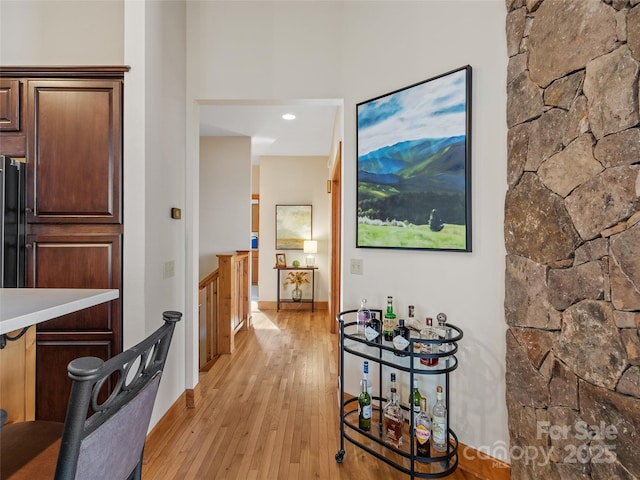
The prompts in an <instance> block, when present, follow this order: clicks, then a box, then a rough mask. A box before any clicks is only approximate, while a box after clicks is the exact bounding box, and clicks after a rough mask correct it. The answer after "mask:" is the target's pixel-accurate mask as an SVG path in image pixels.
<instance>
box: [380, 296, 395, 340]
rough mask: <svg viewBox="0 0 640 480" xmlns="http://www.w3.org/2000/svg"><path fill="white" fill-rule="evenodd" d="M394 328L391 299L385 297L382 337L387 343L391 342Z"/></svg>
mask: <svg viewBox="0 0 640 480" xmlns="http://www.w3.org/2000/svg"><path fill="white" fill-rule="evenodd" d="M394 328H396V314H395V313H393V297H392V296H388V297H387V312H386V313H385V314H384V318H383V319H382V335H384V339H385V340H386V341H387V342H392V341H393V329H394Z"/></svg>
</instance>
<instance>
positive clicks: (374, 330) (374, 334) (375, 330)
mask: <svg viewBox="0 0 640 480" xmlns="http://www.w3.org/2000/svg"><path fill="white" fill-rule="evenodd" d="M364 336H365V337H366V339H367V340H369V341H370V342H373V343H380V342H381V341H382V337H381V336H380V320H378V317H376V312H371V318H370V319H369V324H368V325H367V326H366V327H365V329H364Z"/></svg>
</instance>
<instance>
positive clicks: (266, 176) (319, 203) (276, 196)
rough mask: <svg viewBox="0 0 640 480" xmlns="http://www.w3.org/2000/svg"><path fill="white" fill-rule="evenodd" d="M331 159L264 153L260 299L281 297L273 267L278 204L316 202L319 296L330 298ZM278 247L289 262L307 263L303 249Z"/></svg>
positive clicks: (318, 298)
mask: <svg viewBox="0 0 640 480" xmlns="http://www.w3.org/2000/svg"><path fill="white" fill-rule="evenodd" d="M327 162H328V158H327V157H274V156H264V157H260V244H259V246H260V260H259V262H260V265H259V267H258V268H259V272H260V275H259V277H258V292H259V297H260V302H275V301H276V297H277V281H276V272H275V271H274V270H273V266H274V265H275V263H276V257H275V254H276V205H312V207H313V208H312V210H311V223H312V224H311V234H312V236H313V239H314V240H317V241H318V253H317V254H316V255H315V257H316V258H315V260H316V262H315V265H316V266H317V267H318V270H317V271H316V272H315V299H316V301H321V302H326V301H327V299H328V298H329V297H328V285H329V258H328V255H327V251H328V248H329V245H328V241H329V213H330V212H329V210H330V200H331V198H330V195H328V194H327V179H328V178H329V169H328V167H327ZM277 251H278V252H284V253H285V255H286V258H287V264H288V265H291V262H293V260H299V261H300V263H301V264H302V265H305V257H306V255H305V254H304V252H303V251H302V250H277ZM283 279H284V277H282V278H281V281H282V280H283ZM308 287H309V288H310V286H308ZM281 288H282V287H281ZM303 291H304V292H305V298H308V296H309V295H310V293H308V292H306V291H305V290H304V288H303ZM309 292H310V291H309ZM285 294H286V292H284V291H283V292H281V295H280V296H281V298H285Z"/></svg>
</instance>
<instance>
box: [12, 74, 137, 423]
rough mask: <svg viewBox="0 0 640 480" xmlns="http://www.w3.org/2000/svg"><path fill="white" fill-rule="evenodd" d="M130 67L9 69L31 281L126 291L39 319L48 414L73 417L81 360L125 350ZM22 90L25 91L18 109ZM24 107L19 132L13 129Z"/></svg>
mask: <svg viewBox="0 0 640 480" xmlns="http://www.w3.org/2000/svg"><path fill="white" fill-rule="evenodd" d="M127 70H128V69H127V67H77V68H66V67H63V68H55V67H0V102H2V105H0V153H3V154H7V155H12V156H24V157H25V158H26V164H27V192H26V193H27V229H26V230H27V265H26V286H27V287H38V288H116V289H120V298H119V299H117V300H113V301H111V302H108V303H105V304H101V305H97V306H95V307H91V308H89V309H86V310H83V311H80V312H76V313H73V314H70V315H65V316H62V317H58V318H56V319H53V320H50V321H47V322H44V323H41V324H39V325H38V326H37V331H36V413H35V416H36V419H39V420H55V421H63V420H64V417H65V414H66V406H67V402H68V398H69V388H70V382H69V380H68V376H67V364H68V363H69V362H70V361H71V360H72V359H74V358H77V357H81V356H86V355H90V356H96V357H99V358H102V359H105V360H106V359H108V358H110V357H111V356H113V355H115V354H118V353H120V352H121V351H122V312H121V299H122V236H123V233H124V230H123V226H122V121H123V120H122V89H123V80H124V72H126V71H127ZM12 92H17V95H18V96H17V100H16V101H17V107H15V110H14V106H13V103H11V102H13V100H10V99H9V98H10V96H11V95H12V94H13V93H12ZM16 112H17V113H16ZM14 113H15V114H16V115H17V116H18V118H17V125H18V127H17V129H16V130H12V129H11V128H13V127H11V128H9V127H8V125H9V123H10V122H9V120H10V119H11V118H12V116H13V115H14ZM5 117H6V118H7V122H6V123H5ZM4 127H6V128H4ZM20 149H22V150H23V153H24V154H23V155H19V151H20Z"/></svg>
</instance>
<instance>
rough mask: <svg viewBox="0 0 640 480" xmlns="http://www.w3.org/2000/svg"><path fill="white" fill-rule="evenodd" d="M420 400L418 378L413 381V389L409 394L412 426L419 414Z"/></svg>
mask: <svg viewBox="0 0 640 480" xmlns="http://www.w3.org/2000/svg"><path fill="white" fill-rule="evenodd" d="M421 400H422V395H421V394H420V390H419V389H418V380H414V381H413V389H412V390H411V393H410V394H409V406H410V407H411V408H412V410H413V427H414V428H415V426H416V418H417V416H418V415H419V414H420V401H421Z"/></svg>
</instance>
